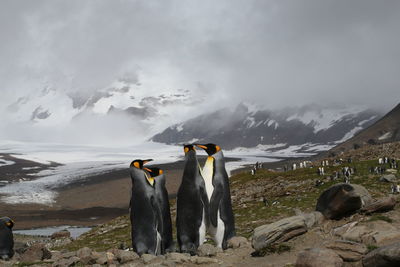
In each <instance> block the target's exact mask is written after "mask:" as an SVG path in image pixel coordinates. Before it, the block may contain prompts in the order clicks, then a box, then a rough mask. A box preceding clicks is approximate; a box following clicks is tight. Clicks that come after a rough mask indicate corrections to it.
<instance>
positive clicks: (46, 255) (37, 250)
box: [20, 243, 51, 262]
mask: <svg viewBox="0 0 400 267" xmlns="http://www.w3.org/2000/svg"><path fill="white" fill-rule="evenodd" d="M45 259H51V252H50V251H49V250H48V249H47V248H46V246H45V245H44V244H41V243H36V244H33V245H32V246H30V247H28V249H27V250H26V251H25V252H24V253H23V254H21V255H20V261H21V262H35V261H41V260H45Z"/></svg>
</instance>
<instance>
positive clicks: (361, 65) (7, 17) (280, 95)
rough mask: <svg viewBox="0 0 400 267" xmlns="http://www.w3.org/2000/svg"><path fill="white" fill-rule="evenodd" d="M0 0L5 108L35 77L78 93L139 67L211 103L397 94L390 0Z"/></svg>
mask: <svg viewBox="0 0 400 267" xmlns="http://www.w3.org/2000/svg"><path fill="white" fill-rule="evenodd" d="M0 5H1V8H0V32H1V36H2V41H1V42H0V60H1V62H2V67H1V68H0V79H1V81H2V84H1V85H0V90H1V91H2V92H3V96H4V97H3V98H2V99H3V100H0V103H1V102H2V101H6V102H7V105H9V103H11V102H10V101H12V102H14V101H16V100H17V99H18V97H21V96H24V93H25V92H26V91H30V90H38V89H39V88H42V87H43V84H48V85H50V86H53V87H57V88H63V89H66V90H68V91H70V92H71V94H73V93H77V92H78V93H79V94H80V95H85V92H90V93H87V94H86V96H90V95H92V93H93V91H97V90H99V89H101V88H105V87H107V86H109V85H110V82H112V81H114V80H118V79H120V81H127V82H129V83H134V84H138V85H140V84H141V82H142V81H141V78H140V77H141V76H140V73H145V74H146V73H151V74H153V75H154V77H155V79H157V78H156V77H158V75H166V76H171V77H173V78H174V80H175V81H176V84H174V85H173V86H179V87H178V88H184V89H190V90H191V91H193V94H192V96H193V98H196V99H204V100H203V101H209V102H210V106H211V107H212V108H214V109H215V107H216V106H218V105H230V104H236V103H238V102H241V101H244V100H248V101H255V102H257V103H259V104H263V105H266V106H268V107H270V108H275V107H282V106H290V105H302V104H306V103H310V102H317V103H324V104H325V103H331V102H332V103H336V102H339V103H345V104H347V105H352V104H366V105H370V106H373V107H383V108H385V109H389V108H390V107H391V106H393V105H394V104H396V102H398V101H399V99H398V98H396V96H398V90H399V84H400V81H399V75H398V70H399V69H400V53H399V50H398V47H400V34H399V33H400V32H399V31H400V30H399V29H400V2H399V1H394V0H393V1H390V0H388V1H373V0H357V1H337V0H326V1H320V0H309V1H305V0H296V1H295V0H292V1H280V0H274V1H273V0H271V1H259V0H252V1H239V0H235V1H228V0H226V1H211V0H208V1H173V0H171V1H161V0H160V1H124V0H120V1H118V0H116V1H94V0H87V1H80V0H79V1H78V0H75V1H74V0H73V1H66V0H64V1H61V0H56V1H53V0H52V1H46V0H39V1H13V0H8V1H2V3H1V4H0ZM142 86H143V87H144V88H145V86H146V84H142ZM171 86H172V85H170V84H165V91H164V92H160V93H159V94H157V95H162V94H166V95H168V91H169V88H171ZM175 89H176V88H175ZM153 96H154V95H153ZM149 97H151V95H150V96H149ZM81 102H82V101H81ZM81 102H79V101H77V102H76V103H75V105H77V106H79V105H80V104H82V103H81ZM221 103H222V104H221ZM2 104H3V105H4V104H5V103H1V104H0V105H2Z"/></svg>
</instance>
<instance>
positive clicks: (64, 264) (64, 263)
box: [53, 256, 80, 267]
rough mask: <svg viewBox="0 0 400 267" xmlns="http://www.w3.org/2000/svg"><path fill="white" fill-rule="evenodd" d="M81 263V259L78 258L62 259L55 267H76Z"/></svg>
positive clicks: (54, 264)
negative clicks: (75, 266)
mask: <svg viewBox="0 0 400 267" xmlns="http://www.w3.org/2000/svg"><path fill="white" fill-rule="evenodd" d="M79 261H80V259H79V258H78V257H76V256H73V257H70V258H62V259H60V260H59V261H57V262H54V263H53V267H69V266H74V265H75V264H77V263H78V262H79Z"/></svg>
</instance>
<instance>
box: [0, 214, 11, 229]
mask: <svg viewBox="0 0 400 267" xmlns="http://www.w3.org/2000/svg"><path fill="white" fill-rule="evenodd" d="M1 225H4V226H5V227H7V228H10V229H11V228H13V226H14V221H13V220H11V219H10V218H8V217H2V218H0V228H1Z"/></svg>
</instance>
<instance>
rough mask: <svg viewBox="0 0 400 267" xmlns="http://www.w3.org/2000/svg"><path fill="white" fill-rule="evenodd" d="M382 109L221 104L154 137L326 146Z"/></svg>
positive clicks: (232, 143)
mask: <svg viewBox="0 0 400 267" xmlns="http://www.w3.org/2000/svg"><path fill="white" fill-rule="evenodd" d="M381 116H382V114H381V113H380V112H377V111H373V110H369V109H365V108H360V107H352V108H343V107H330V108H326V107H320V106H318V105H308V106H304V107H301V108H285V109H281V110H275V111H272V110H267V109H263V108H259V107H256V106H254V105H249V104H239V105H238V106H237V107H236V108H235V109H233V110H230V109H221V110H218V111H215V112H213V113H209V114H204V115H201V116H198V117H196V118H193V119H190V120H187V121H185V122H182V123H179V124H176V125H173V126H171V127H168V128H167V129H165V130H164V131H163V132H161V133H159V134H157V135H155V136H154V137H153V138H152V139H151V140H153V141H155V142H161V143H167V144H177V143H191V142H200V143H202V142H215V143H217V144H220V145H221V146H223V147H224V148H225V149H233V148H237V147H245V148H250V147H257V146H258V148H260V147H264V148H265V150H271V149H278V148H279V149H283V148H286V147H289V146H297V147H298V149H299V150H301V148H302V147H303V148H304V149H306V150H308V151H310V149H312V148H311V147H312V146H313V145H318V146H319V147H321V145H327V146H325V147H324V148H323V150H326V149H328V148H329V147H331V146H333V145H335V144H337V143H340V142H343V141H345V140H347V139H349V138H351V137H352V136H353V135H354V134H355V133H357V132H358V131H360V130H362V129H364V128H366V127H368V126H369V125H371V124H372V123H374V122H375V121H376V120H378V119H379V118H380V117H381Z"/></svg>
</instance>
